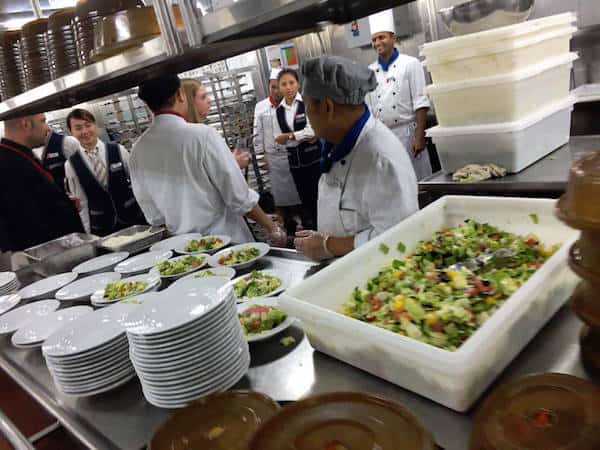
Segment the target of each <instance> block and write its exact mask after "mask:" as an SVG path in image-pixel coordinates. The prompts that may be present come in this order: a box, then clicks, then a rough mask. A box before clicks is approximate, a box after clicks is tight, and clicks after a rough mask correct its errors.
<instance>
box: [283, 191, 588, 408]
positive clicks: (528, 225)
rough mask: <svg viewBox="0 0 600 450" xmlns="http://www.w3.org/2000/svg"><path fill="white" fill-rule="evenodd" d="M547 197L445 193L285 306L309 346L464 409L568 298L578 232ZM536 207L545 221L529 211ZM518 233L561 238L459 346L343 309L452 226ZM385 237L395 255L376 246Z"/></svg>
mask: <svg viewBox="0 0 600 450" xmlns="http://www.w3.org/2000/svg"><path fill="white" fill-rule="evenodd" d="M555 204H556V202H555V201H554V200H549V199H548V200H546V199H521V198H502V197H466V196H447V197H443V198H441V199H439V200H438V201H436V202H434V203H432V204H431V205H429V206H428V207H427V208H425V209H423V210H421V211H419V212H418V213H416V214H414V215H413V216H411V217H409V218H408V219H406V220H404V221H403V222H401V223H399V224H398V225H396V226H395V227H393V228H391V229H390V230H388V231H387V232H385V233H384V234H382V235H381V236H379V237H377V238H375V239H373V240H372V241H370V242H368V243H367V244H365V245H363V246H362V247H360V248H358V249H357V250H355V251H353V252H352V253H351V254H349V255H347V256H346V257H345V258H341V259H339V260H337V261H336V262H334V263H333V264H331V265H330V266H329V267H327V268H325V269H323V270H322V271H321V272H319V273H317V274H315V275H314V276H312V277H311V278H309V279H307V280H305V281H304V282H303V283H301V284H300V285H298V286H296V287H294V288H292V289H289V290H287V291H286V292H285V293H284V294H282V295H281V296H280V297H279V300H280V305H281V306H282V308H283V309H284V310H286V311H287V312H288V313H289V314H290V315H292V316H294V317H297V318H299V319H300V320H301V321H302V324H303V328H304V331H305V332H306V334H307V336H308V338H309V340H310V343H311V345H312V346H313V347H314V348H316V349H317V350H319V351H321V352H323V353H326V354H328V355H330V356H332V357H334V358H337V359H339V360H341V361H344V362H346V363H348V364H351V365H353V366H355V367H358V368H360V369H363V370H365V371H367V372H369V373H371V374H373V375H376V376H378V377H381V378H383V379H385V380H388V381H390V382H392V383H394V384H397V385H399V386H402V387H404V388H406V389H408V390H411V391H413V392H416V393H418V394H420V395H422V396H424V397H427V398H430V399H432V400H434V401H436V402H438V403H441V404H442V405H445V406H447V407H449V408H452V409H454V410H456V411H466V410H468V409H469V408H470V407H471V405H472V404H473V403H474V402H475V401H476V400H477V398H478V397H479V396H480V395H481V394H482V393H483V391H484V390H485V389H486V388H487V387H488V386H489V385H490V383H491V382H492V381H493V380H494V379H495V378H496V377H497V376H498V375H499V374H500V373H501V372H502V370H503V369H504V368H505V367H506V366H507V365H508V364H509V363H510V362H511V361H512V360H513V359H514V358H515V357H516V356H517V354H518V353H519V352H520V351H521V350H522V349H523V348H524V347H525V346H526V345H527V343H528V342H529V341H530V340H531V339H532V338H533V337H534V336H535V335H536V334H537V332H538V331H539V330H540V329H541V328H542V327H543V326H544V324H545V323H546V322H547V321H548V320H549V319H550V318H551V317H552V316H553V315H554V314H555V313H556V311H558V309H560V308H561V306H563V305H564V304H565V302H566V301H567V300H568V299H569V297H570V296H571V294H572V292H573V289H574V288H575V285H576V284H577V281H578V279H577V277H576V276H575V275H574V274H573V272H571V270H570V269H569V268H568V265H567V257H568V251H569V247H570V246H571V245H572V243H573V242H575V240H576V239H577V234H578V233H577V231H576V230H573V229H571V228H569V227H567V226H566V225H564V224H563V223H561V222H560V221H559V220H558V219H556V218H555V217H554V210H555ZM532 214H536V215H537V217H538V218H539V221H538V223H537V224H536V223H533V221H532V218H531V215H532ZM468 218H470V219H474V220H477V221H479V222H487V223H490V224H492V225H495V226H497V227H500V228H501V229H503V230H505V231H509V232H513V233H517V234H520V235H526V234H528V233H535V234H536V235H537V236H538V237H539V238H540V239H541V240H542V242H544V243H545V244H546V245H550V244H557V243H562V247H561V248H560V250H558V251H557V252H556V253H555V254H554V256H552V257H551V258H550V259H548V261H546V263H545V264H544V265H543V266H542V267H541V268H540V269H539V270H538V271H537V272H536V273H535V274H534V275H533V276H532V277H531V278H530V279H529V280H528V281H527V282H526V283H524V284H523V286H522V287H521V288H520V289H519V290H518V291H517V292H515V293H514V294H513V295H512V296H511V297H510V298H509V299H508V300H507V301H506V303H504V304H503V305H502V307H500V308H499V309H498V311H496V312H495V313H494V314H493V315H492V316H491V317H490V319H489V320H488V321H487V322H486V323H485V324H483V326H481V328H479V330H477V331H476V332H475V333H474V334H473V335H472V336H471V337H470V338H469V339H468V340H467V341H466V342H465V343H464V344H463V345H462V346H461V347H459V349H458V350H457V351H455V352H450V351H446V350H442V349H440V348H437V347H433V346H430V345H427V344H424V343H421V342H419V341H416V340H413V339H410V338H408V337H404V336H401V335H399V334H395V333H392V332H390V331H387V330H384V329H381V328H377V327H375V326H373V325H370V324H368V323H365V322H361V321H359V320H355V319H352V318H349V317H346V316H344V315H342V314H341V313H339V312H338V311H340V310H341V309H342V305H343V303H344V302H346V301H347V300H348V299H349V298H350V297H351V295H352V292H353V290H354V288H355V287H356V286H364V285H365V284H366V283H367V281H368V280H369V279H370V278H372V277H374V276H376V275H377V273H378V272H379V270H380V269H381V268H382V267H383V266H385V265H388V264H390V263H391V261H392V260H393V259H394V258H401V257H402V254H401V253H399V252H398V251H397V248H396V247H397V244H398V243H399V242H402V243H403V244H404V245H405V246H406V250H407V252H412V251H413V250H414V249H415V247H416V245H417V243H418V242H419V241H422V240H429V239H431V238H432V237H433V236H434V233H435V232H436V231H438V230H441V229H443V228H445V227H449V226H456V225H458V224H460V223H462V222H463V221H464V220H465V219H468ZM381 244H385V245H387V246H388V247H389V248H390V251H389V253H388V254H387V255H386V254H383V253H382V252H381V251H380V250H379V247H380V245H381Z"/></svg>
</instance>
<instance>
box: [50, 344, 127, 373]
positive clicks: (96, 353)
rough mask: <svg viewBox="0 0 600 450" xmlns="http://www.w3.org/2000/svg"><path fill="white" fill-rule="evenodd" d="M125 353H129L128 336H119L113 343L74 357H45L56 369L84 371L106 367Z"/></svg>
mask: <svg viewBox="0 0 600 450" xmlns="http://www.w3.org/2000/svg"><path fill="white" fill-rule="evenodd" d="M123 352H125V353H128V352H129V343H128V342H127V337H126V336H119V337H118V338H117V339H115V340H113V341H112V342H110V343H108V344H106V345H103V346H102V347H98V348H97V349H95V350H90V351H88V352H84V353H81V354H76V355H74V356H59V357H56V356H48V355H44V358H45V359H46V364H47V365H48V366H52V367H53V368H55V369H57V368H58V369H64V370H67V371H69V370H84V369H87V368H90V367H98V368H102V367H104V364H108V363H109V362H111V361H113V360H116V359H118V357H119V356H121V355H122V354H123Z"/></svg>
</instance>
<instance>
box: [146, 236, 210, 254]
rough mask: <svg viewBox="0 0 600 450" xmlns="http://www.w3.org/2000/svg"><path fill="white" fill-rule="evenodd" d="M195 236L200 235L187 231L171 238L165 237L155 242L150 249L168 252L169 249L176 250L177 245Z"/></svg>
mask: <svg viewBox="0 0 600 450" xmlns="http://www.w3.org/2000/svg"><path fill="white" fill-rule="evenodd" d="M193 236H198V233H187V234H179V235H177V236H171V237H170V238H167V239H163V240H162V241H160V242H157V243H156V244H154V245H153V246H152V247H150V251H151V252H166V251H168V250H175V247H177V246H179V245H181V244H183V243H187V242H188V241H190V240H192V239H193Z"/></svg>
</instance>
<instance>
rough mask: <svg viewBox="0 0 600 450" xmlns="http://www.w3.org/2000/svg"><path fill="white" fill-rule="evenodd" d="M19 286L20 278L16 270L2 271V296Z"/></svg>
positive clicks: (0, 280)
mask: <svg viewBox="0 0 600 450" xmlns="http://www.w3.org/2000/svg"><path fill="white" fill-rule="evenodd" d="M18 288H19V280H18V279H17V274H16V273H14V272H0V296H4V295H8V294H12V293H14V292H16V290H17V289H18Z"/></svg>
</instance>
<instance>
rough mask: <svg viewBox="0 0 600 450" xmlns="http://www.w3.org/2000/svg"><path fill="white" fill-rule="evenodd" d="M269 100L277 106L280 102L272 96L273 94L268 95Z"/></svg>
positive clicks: (272, 104)
mask: <svg viewBox="0 0 600 450" xmlns="http://www.w3.org/2000/svg"><path fill="white" fill-rule="evenodd" d="M269 101H270V102H271V106H273V107H274V108H277V107H278V106H279V105H280V104H281V103H280V102H278V101H277V100H275V99H274V98H273V96H271V95H269Z"/></svg>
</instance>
